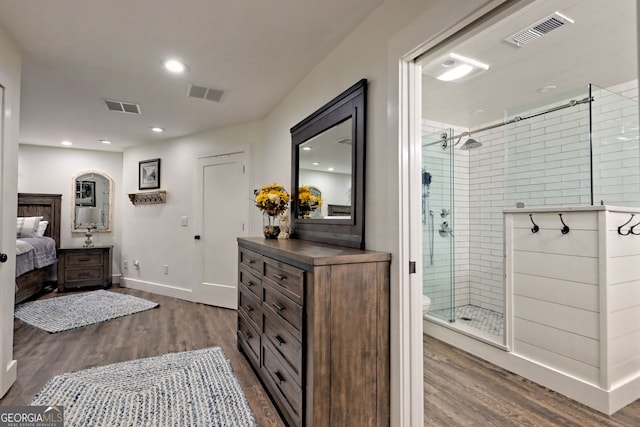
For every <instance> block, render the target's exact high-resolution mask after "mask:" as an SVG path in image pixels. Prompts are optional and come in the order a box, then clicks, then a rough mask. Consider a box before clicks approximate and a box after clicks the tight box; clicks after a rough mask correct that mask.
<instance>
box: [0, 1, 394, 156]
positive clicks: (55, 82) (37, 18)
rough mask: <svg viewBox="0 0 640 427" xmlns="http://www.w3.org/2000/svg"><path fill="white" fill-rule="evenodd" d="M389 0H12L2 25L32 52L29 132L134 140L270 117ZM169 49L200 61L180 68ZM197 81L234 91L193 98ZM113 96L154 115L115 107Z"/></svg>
mask: <svg viewBox="0 0 640 427" xmlns="http://www.w3.org/2000/svg"><path fill="white" fill-rule="evenodd" d="M381 3H382V0H351V1H348V2H345V1H343V0H322V1H317V0H270V1H264V0H241V1H223V0H182V1H175V0H135V1H132V0H109V1H94V0H56V1H20V0H0V27H2V28H4V29H5V31H6V32H7V33H8V34H9V36H10V37H11V38H12V39H13V40H14V42H15V43H16V44H17V45H18V47H19V48H20V49H21V50H22V53H23V65H22V66H23V69H22V93H21V111H20V114H21V119H20V142H21V143H26V144H34V145H47V146H56V147H59V146H60V142H61V141H62V140H69V141H71V142H72V143H73V147H75V148H85V149H93V150H108V151H122V150H123V149H124V148H126V147H130V146H134V145H138V144H142V143H148V142H152V141H158V140H162V139H170V138H175V137H179V136H183V135H189V134H193V133H197V132H200V131H203V130H206V129H211V128H216V127H220V126H226V125H232V124H236V123H241V122H245V121H249V120H254V119H259V118H262V117H265V115H267V114H268V113H269V112H270V111H271V110H272V109H273V108H274V107H275V106H276V105H277V104H278V103H279V102H280V101H281V100H282V99H283V98H284V96H285V95H286V94H287V93H288V92H289V91H290V90H291V89H292V88H293V87H294V86H295V85H296V84H297V83H298V82H299V81H300V80H301V79H302V78H303V77H304V76H305V75H306V74H307V73H309V72H310V71H311V70H312V69H313V67H314V66H315V65H317V64H318V63H319V62H320V61H321V60H322V59H323V58H324V57H326V55H328V54H329V53H330V52H331V50H333V48H335V47H336V46H337V45H338V44H339V42H340V41H341V40H342V39H344V38H345V37H346V36H347V35H348V34H349V33H350V32H351V31H352V30H353V29H354V28H355V27H356V26H357V25H358V24H359V23H360V22H361V21H362V20H363V19H364V18H365V17H366V16H367V15H368V14H369V13H371V12H372V11H373V10H374V9H375V8H376V7H377V6H378V5H380V4H381ZM169 57H175V58H178V59H181V60H182V61H184V62H185V63H187V64H188V66H189V71H188V72H187V73H186V74H184V75H180V76H177V75H169V74H168V73H167V72H165V71H164V70H163V68H162V67H161V63H162V61H163V60H164V59H166V58H169ZM190 83H193V84H197V85H202V86H208V87H212V88H215V89H221V90H224V91H225V94H224V96H223V98H222V100H221V102H220V103H215V102H211V101H205V100H200V99H194V98H188V97H187V91H188V86H189V84H190ZM104 99H113V100H119V101H126V102H132V103H138V104H140V105H141V107H142V114H141V115H139V116H135V115H129V114H124V113H115V112H110V111H108V110H107V108H106V106H105V104H104ZM152 126H162V127H164V128H166V132H164V133H163V134H160V135H158V134H153V133H152V132H151V131H150V127H152ZM100 139H109V140H112V141H113V143H112V144H111V145H109V146H107V145H104V144H101V143H99V142H98V141H99V140H100Z"/></svg>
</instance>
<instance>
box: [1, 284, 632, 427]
mask: <svg viewBox="0 0 640 427" xmlns="http://www.w3.org/2000/svg"><path fill="white" fill-rule="evenodd" d="M111 290H112V291H114V292H121V293H126V294H131V295H135V296H139V297H141V298H146V299H149V300H152V301H157V302H158V303H160V307H158V308H156V309H153V310H149V311H146V312H142V313H137V314H134V315H131V316H125V317H122V318H119V319H114V320H110V321H108V322H103V323H100V324H97V325H90V326H86V327H83V328H78V329H74V330H71V331H66V332H60V333H57V334H49V333H47V332H44V331H42V330H40V329H37V328H34V327H32V326H29V325H27V324H25V323H23V322H21V321H18V320H16V321H15V327H14V341H15V345H14V358H16V359H17V360H18V379H17V381H16V383H15V384H14V385H13V387H12V388H11V389H10V390H9V392H8V393H7V394H6V395H5V396H4V398H3V399H1V400H0V405H24V404H28V403H29V402H31V399H32V398H33V396H34V395H35V394H36V393H37V392H38V391H40V389H41V388H42V387H44V385H45V384H46V382H47V381H48V380H49V379H51V378H52V377H53V376H55V375H58V374H61V373H63V372H71V371H77V370H80V369H86V368H90V367H94V366H102V365H106V364H109V363H116V362H123V361H126V360H132V359H138V358H142V357H150V356H156V355H159V354H164V353H170V352H177V351H188V350H195V349H199V348H206V347H212V346H220V347H221V348H222V350H223V351H224V353H225V355H226V356H227V357H228V358H229V360H230V361H231V366H232V367H233V369H234V371H235V372H236V374H237V376H238V380H239V381H240V384H241V385H242V388H243V390H244V392H245V394H246V396H247V399H248V401H249V404H250V406H251V409H252V410H253V413H254V415H255V417H256V421H257V423H258V425H259V426H269V427H271V426H283V425H284V424H283V422H282V420H281V418H280V416H279V415H278V413H277V411H276V409H275V408H274V406H273V404H272V403H271V401H270V399H269V397H268V396H267V395H266V393H265V391H264V389H263V388H262V385H261V384H260V382H259V380H258V379H257V378H256V376H255V374H254V373H253V371H252V370H251V367H250V366H249V365H248V363H247V362H246V361H245V359H244V356H243V355H242V354H241V353H240V352H239V351H238V349H237V347H236V335H235V331H236V312H235V311H234V310H226V309H221V308H217V307H211V306H207V305H203V304H196V303H192V302H188V301H183V300H179V299H175V298H170V297H165V296H161V295H155V294H150V293H146V292H142V291H136V290H132V289H125V288H118V287H114V288H112V289H111ZM67 294H69V293H67ZM67 294H65V295H67ZM56 296H59V295H58V294H56V293H51V294H47V295H44V296H42V297H41V298H52V297H56ZM423 346H424V354H425V357H424V371H425V373H424V393H425V398H424V401H425V406H424V416H425V425H426V426H437V427H444V426H447V427H448V426H500V427H503V426H545V427H546V426H575V427H587V426H594V427H595V426H598V427H601V426H625V427H627V426H628V427H631V426H640V401H637V402H635V403H633V404H631V405H629V406H627V407H626V408H623V409H621V410H620V411H618V412H617V413H616V414H614V415H613V416H611V417H609V416H606V415H604V414H601V413H599V412H597V411H594V410H592V409H590V408H588V407H586V406H584V405H581V404H579V403H577V402H575V401H573V400H571V399H568V398H566V397H564V396H562V395H560V394H558V393H555V392H553V391H551V390H548V389H546V388H544V387H541V386H539V385H537V384H535V383H533V382H531V381H528V380H526V379H524V378H522V377H520V376H518V375H515V374H512V373H510V372H507V371H505V370H504V369H501V368H499V367H497V366H495V365H492V364H490V363H488V362H486V361H484V360H481V359H478V358H476V357H474V356H472V355H470V354H468V353H466V352H464V351H462V350H459V349H456V348H454V347H451V346H449V345H447V344H445V343H443V342H441V341H438V340H436V339H434V338H431V337H428V336H425V337H424V343H423Z"/></svg>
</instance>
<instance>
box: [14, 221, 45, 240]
mask: <svg viewBox="0 0 640 427" xmlns="http://www.w3.org/2000/svg"><path fill="white" fill-rule="evenodd" d="M41 219H42V217H41V216H26V217H18V220H17V222H16V226H17V227H16V237H18V238H20V237H34V236H35V235H36V231H37V230H38V225H39V224H40V220H41Z"/></svg>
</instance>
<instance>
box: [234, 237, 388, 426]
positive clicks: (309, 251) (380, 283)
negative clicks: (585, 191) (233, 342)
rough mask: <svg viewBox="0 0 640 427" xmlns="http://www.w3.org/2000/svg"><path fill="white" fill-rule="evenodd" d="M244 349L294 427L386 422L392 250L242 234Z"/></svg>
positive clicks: (241, 328)
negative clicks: (273, 238)
mask: <svg viewBox="0 0 640 427" xmlns="http://www.w3.org/2000/svg"><path fill="white" fill-rule="evenodd" d="M238 261H239V262H238V264H239V267H238V280H239V284H238V348H239V349H240V350H241V351H242V352H243V353H244V354H245V355H246V358H247V359H248V360H249V362H250V364H251V365H252V366H253V368H254V370H255V371H256V373H257V374H258V376H259V377H260V379H261V380H262V382H263V384H264V386H265V388H266V389H267V391H268V392H269V394H270V396H271V398H272V400H273V401H274V403H275V404H276V406H277V407H278V409H279V410H280V412H281V414H282V416H283V418H284V419H285V421H286V422H287V424H289V425H291V426H302V425H306V426H327V427H329V426H388V425H389V399H390V398H389V274H390V273H389V271H390V270H389V265H390V262H391V255H390V254H388V253H382V252H372V251H364V250H360V249H351V248H347V247H341V246H333V245H326V244H320V243H314V242H309V241H304V240H297V239H291V240H267V239H264V238H262V237H260V238H239V239H238Z"/></svg>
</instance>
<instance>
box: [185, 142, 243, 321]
mask: <svg viewBox="0 0 640 427" xmlns="http://www.w3.org/2000/svg"><path fill="white" fill-rule="evenodd" d="M245 158H246V153H245V152H244V151H240V152H234V153H229V154H221V155H212V156H209V157H203V158H200V159H198V171H197V173H198V183H199V187H200V188H199V189H198V190H199V191H198V192H197V193H196V194H197V195H196V198H197V199H198V200H197V201H196V205H197V208H196V212H198V213H199V215H201V217H200V218H197V219H196V221H197V222H198V223H197V224H196V229H198V230H200V231H199V232H198V234H196V235H194V241H195V244H196V246H197V250H196V253H197V254H198V255H197V256H196V262H195V264H196V265H195V271H196V274H195V276H196V280H197V283H195V285H194V300H195V301H196V302H200V303H204V304H209V305H215V306H218V307H225V308H233V309H235V308H237V306H238V292H237V288H238V269H237V263H238V259H237V257H238V255H237V254H238V251H237V243H236V239H237V238H238V237H239V236H246V235H247V231H248V224H247V221H248V215H249V206H248V201H249V200H250V199H251V195H252V193H251V190H250V189H249V184H248V179H247V173H246V172H245V171H246V168H245V164H246V162H245ZM198 195H199V196H198ZM245 230H247V231H245Z"/></svg>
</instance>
